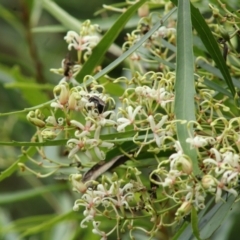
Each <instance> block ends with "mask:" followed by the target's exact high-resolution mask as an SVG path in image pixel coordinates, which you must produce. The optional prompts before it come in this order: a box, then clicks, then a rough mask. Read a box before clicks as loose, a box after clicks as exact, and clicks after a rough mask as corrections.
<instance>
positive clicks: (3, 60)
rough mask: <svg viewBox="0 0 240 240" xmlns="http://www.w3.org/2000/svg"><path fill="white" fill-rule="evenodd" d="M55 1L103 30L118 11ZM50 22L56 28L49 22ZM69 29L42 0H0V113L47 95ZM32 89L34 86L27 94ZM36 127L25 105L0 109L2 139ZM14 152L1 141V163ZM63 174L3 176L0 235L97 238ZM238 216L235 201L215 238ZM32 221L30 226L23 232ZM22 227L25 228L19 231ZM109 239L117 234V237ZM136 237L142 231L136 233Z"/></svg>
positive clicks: (221, 239)
mask: <svg viewBox="0 0 240 240" xmlns="http://www.w3.org/2000/svg"><path fill="white" fill-rule="evenodd" d="M55 2H56V3H57V4H58V5H59V6H60V7H61V8H62V9H64V10H65V11H66V12H67V13H69V14H70V15H71V16H73V17H74V18H76V19H78V20H79V21H81V22H82V21H84V20H86V19H91V20H93V22H96V23H97V22H99V24H100V25H101V23H102V24H103V26H104V30H107V29H108V27H110V26H111V25H112V23H113V22H112V21H113V20H109V17H113V18H114V17H115V14H110V13H109V12H107V13H106V12H104V13H102V14H100V15H98V16H94V13H95V12H96V11H98V10H100V9H101V7H102V4H103V3H104V4H111V3H117V2H121V1H110V0H91V1H84V0H69V1H66V0H57V1H55ZM203 2H204V4H206V3H207V2H206V1H203ZM100 22H101V23H100ZM48 26H54V28H51V29H46V28H45V27H48ZM39 27H44V28H42V29H41V28H39ZM53 29H54V31H53ZM68 30H70V28H68V27H66V26H63V25H62V24H61V23H60V22H59V21H58V20H56V18H55V17H54V16H53V15H52V14H51V13H50V12H49V11H47V10H46V9H44V8H43V6H42V1H41V0H35V1H33V0H0V113H5V112H13V111H18V110H22V109H24V108H26V107H30V106H32V105H33V104H41V103H44V102H46V101H47V100H50V99H51V97H52V88H53V86H54V85H55V84H57V83H58V81H59V79H60V78H61V77H60V76H57V75H55V74H53V73H51V72H50V71H49V69H50V68H59V67H60V64H61V61H62V59H63V58H65V56H66V54H67V52H68V51H67V44H66V42H65V41H64V40H63V37H64V36H65V34H66V32H67V31H68ZM128 31H130V30H129V29H128ZM123 41H124V34H122V35H121V36H119V38H118V39H117V41H116V42H117V43H118V44H119V45H120V46H121V44H122V43H123ZM33 83H38V84H41V85H42V86H44V87H43V90H42V93H41V97H39V96H38V95H35V94H34V88H33V85H31V84H33ZM26 85H29V88H26ZM31 86H32V87H31ZM29 92H32V93H33V94H32V95H30V94H29ZM34 132H35V129H34V127H33V126H31V125H30V124H29V123H28V122H27V121H26V113H20V114H13V115H8V116H2V117H0V142H9V141H12V140H15V141H26V142H27V141H30V139H31V137H32V135H33V133H34ZM46 151H47V152H48V154H49V156H50V157H51V158H53V159H62V161H68V160H67V159H64V158H63V157H62V155H61V149H59V148H57V147H55V148H51V149H50V148H47V149H46ZM19 154H21V151H20V148H16V147H8V146H1V145H0V171H4V169H6V168H7V167H9V166H10V165H11V164H12V163H14V162H15V161H16V159H17V156H18V155H19ZM71 171H72V172H73V173H75V172H76V170H75V169H74V168H69V172H71ZM60 179H61V180H57V179H56V178H55V177H54V176H51V177H49V178H46V179H39V178H36V177H35V176H33V175H30V174H24V173H19V171H17V173H15V174H13V175H12V176H11V177H10V178H6V179H5V180H4V181H2V182H0V239H3V240H15V239H31V240H38V239H57V240H64V239H88V238H90V239H92V240H94V239H99V237H98V236H96V235H93V234H92V233H91V229H90V228H89V229H81V228H80V227H79V224H80V221H81V219H82V216H81V214H82V213H81V211H79V212H77V213H75V212H72V206H73V204H74V201H75V200H76V199H77V198H78V195H77V194H74V193H73V192H72V191H71V186H70V184H69V183H68V181H67V180H64V179H63V178H60ZM239 219H240V205H239V204H238V203H237V204H235V205H234V208H233V210H232V211H231V213H230V215H229V217H228V218H227V220H226V221H225V223H224V224H223V227H222V228H221V229H220V230H219V231H218V232H216V234H215V237H214V238H213V239H218V240H227V239H231V240H234V239H239V237H238V220H239ZM44 223H47V225H44ZM56 223H58V224H56ZM51 224H52V225H51ZM107 224H109V223H106V227H109V226H107ZM102 227H104V226H102ZM29 229H30V232H27V230H29ZM31 231H32V232H31ZM23 232H25V233H26V236H21V233H23ZM109 239H113V240H114V239H116V237H115V236H112V238H111V237H109ZM123 239H128V237H127V236H125V237H123ZM138 239H145V238H144V237H143V236H138Z"/></svg>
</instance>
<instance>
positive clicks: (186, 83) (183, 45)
mask: <svg viewBox="0 0 240 240" xmlns="http://www.w3.org/2000/svg"><path fill="white" fill-rule="evenodd" d="M192 44H193V42H192V24H191V14H190V2H189V0H187V1H186V0H180V1H179V2H178V17H177V67H176V83H175V106H174V111H175V115H176V119H177V120H186V121H187V122H189V121H195V105H194V94H195V87H194V65H193V49H192ZM189 133H190V134H191V135H192V136H193V129H192V126H189V125H188V123H185V124H182V123H177V136H178V140H179V142H180V144H181V146H182V149H183V151H184V153H185V154H186V155H188V156H189V157H190V158H191V160H192V163H193V172H194V174H199V173H200V170H199V167H198V162H197V154H196V151H195V150H193V149H190V146H189V144H188V143H187V142H186V139H187V138H189V137H190V136H189Z"/></svg>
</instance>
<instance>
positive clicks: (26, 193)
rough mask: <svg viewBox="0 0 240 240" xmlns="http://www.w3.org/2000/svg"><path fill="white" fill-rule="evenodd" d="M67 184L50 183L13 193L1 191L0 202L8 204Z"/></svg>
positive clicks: (59, 188) (58, 188) (58, 189)
mask: <svg viewBox="0 0 240 240" xmlns="http://www.w3.org/2000/svg"><path fill="white" fill-rule="evenodd" d="M67 188H68V186H67V185H66V184H65V185H63V184H61V185H50V186H44V187H38V188H33V189H29V190H23V191H17V192H13V193H1V198H0V204H1V205H2V204H9V203H13V202H18V201H22V200H26V199H30V198H32V197H36V196H39V195H42V194H44V193H47V192H54V191H60V190H64V189H67Z"/></svg>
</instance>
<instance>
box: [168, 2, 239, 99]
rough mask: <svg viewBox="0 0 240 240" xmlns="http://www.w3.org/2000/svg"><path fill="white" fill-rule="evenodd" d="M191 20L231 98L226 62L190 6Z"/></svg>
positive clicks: (229, 78) (212, 37)
mask: <svg viewBox="0 0 240 240" xmlns="http://www.w3.org/2000/svg"><path fill="white" fill-rule="evenodd" d="M171 1H172V2H173V3H174V4H176V5H177V4H178V1H177V0H171ZM179 2H180V1H179ZM191 19H192V24H193V27H194V28H195V29H196V31H197V32H198V34H199V36H200V38H201V40H202V42H203V44H204V46H205V47H206V49H207V51H208V52H209V54H210V55H211V57H212V59H213V60H214V61H215V63H216V64H217V66H218V68H219V70H220V71H221V73H222V75H223V77H224V79H225V81H226V83H227V85H228V87H229V89H230V91H231V93H232V95H233V97H234V96H235V88H234V85H233V82H232V78H231V76H230V73H229V71H228V68H227V65H226V62H225V60H224V58H223V56H222V53H221V51H220V49H219V46H218V43H217V41H216V40H215V38H214V36H213V34H212V32H211V30H210V28H209V27H208V25H207V23H206V22H205V20H204V18H203V17H202V15H201V13H200V11H199V10H198V9H197V8H195V7H194V6H193V5H192V4H191Z"/></svg>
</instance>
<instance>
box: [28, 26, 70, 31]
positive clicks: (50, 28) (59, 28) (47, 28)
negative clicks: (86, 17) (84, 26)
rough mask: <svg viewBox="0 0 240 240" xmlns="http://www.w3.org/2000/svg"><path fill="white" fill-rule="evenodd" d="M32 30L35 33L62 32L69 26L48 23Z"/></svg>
mask: <svg viewBox="0 0 240 240" xmlns="http://www.w3.org/2000/svg"><path fill="white" fill-rule="evenodd" d="M31 30H32V32H33V33H60V32H66V31H67V28H66V27H64V26H62V25H50V26H49V25H47V26H41V27H34V28H32V29H31Z"/></svg>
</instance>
